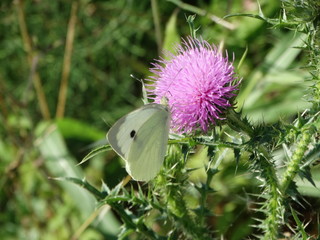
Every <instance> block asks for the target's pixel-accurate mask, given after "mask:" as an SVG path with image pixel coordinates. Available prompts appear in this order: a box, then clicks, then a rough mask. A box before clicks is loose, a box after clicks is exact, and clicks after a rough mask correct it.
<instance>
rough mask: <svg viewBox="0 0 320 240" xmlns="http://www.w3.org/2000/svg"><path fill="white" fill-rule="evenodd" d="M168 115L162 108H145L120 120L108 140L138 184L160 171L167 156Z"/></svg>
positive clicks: (161, 106)
mask: <svg viewBox="0 0 320 240" xmlns="http://www.w3.org/2000/svg"><path fill="white" fill-rule="evenodd" d="M170 119H171V117H170V112H169V110H168V108H167V107H166V106H164V105H162V104H156V103H152V104H147V105H144V106H143V107H141V108H139V109H137V110H135V111H133V112H131V113H129V114H127V115H125V116H124V117H122V118H120V119H119V120H118V121H117V122H116V123H115V124H114V125H113V126H112V127H111V128H110V130H109V132H108V134H107V139H108V141H109V144H110V146H111V147H112V148H113V150H114V151H115V152H116V153H118V155H120V156H121V157H122V158H123V159H124V160H125V162H126V170H127V172H128V173H129V175H130V176H131V177H132V178H133V179H135V180H137V181H149V180H151V179H152V178H154V177H155V176H156V175H157V173H158V172H159V171H160V168H161V166H162V164H163V160H164V157H165V155H166V150H167V144H168V138H169V128H170Z"/></svg>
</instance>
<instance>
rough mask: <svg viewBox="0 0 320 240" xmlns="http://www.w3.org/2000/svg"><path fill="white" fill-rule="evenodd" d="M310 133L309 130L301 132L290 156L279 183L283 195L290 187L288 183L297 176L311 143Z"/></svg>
mask: <svg viewBox="0 0 320 240" xmlns="http://www.w3.org/2000/svg"><path fill="white" fill-rule="evenodd" d="M311 136H312V134H311V131H310V130H309V129H307V130H304V131H303V132H302V136H301V138H300V141H299V142H298V143H297V147H296V150H295V152H294V153H293V155H292V158H291V160H290V162H289V163H288V165H287V167H286V171H285V173H284V175H283V179H282V182H281V190H282V192H283V193H285V192H286V191H287V189H288V187H289V185H290V183H291V182H292V181H293V179H294V177H295V176H296V175H297V172H298V170H299V166H300V163H301V161H302V160H303V156H304V154H305V152H306V150H307V147H308V145H309V143H310V141H311Z"/></svg>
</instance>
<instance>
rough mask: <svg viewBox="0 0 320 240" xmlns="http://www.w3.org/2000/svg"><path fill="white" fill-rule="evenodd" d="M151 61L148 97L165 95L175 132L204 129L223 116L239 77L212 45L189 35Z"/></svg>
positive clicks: (159, 98)
mask: <svg viewBox="0 0 320 240" xmlns="http://www.w3.org/2000/svg"><path fill="white" fill-rule="evenodd" d="M152 65H153V67H152V68H151V69H150V71H151V72H152V73H153V74H154V76H151V77H150V78H149V79H148V80H150V81H152V83H151V84H150V85H149V89H148V98H149V99H152V100H154V102H156V103H160V102H161V100H162V99H163V97H166V98H167V99H168V105H169V108H170V110H171V117H172V121H171V129H172V130H173V131H174V132H177V133H191V132H194V131H196V130H202V131H203V132H206V131H207V130H208V129H209V128H210V127H211V126H214V125H216V123H217V120H222V119H224V114H225V110H226V109H227V108H228V107H231V106H232V103H231V102H230V101H229V100H230V98H232V97H233V96H235V91H236V90H237V87H238V85H239V81H236V79H237V78H236V77H235V73H234V67H233V66H232V64H231V63H230V62H228V59H227V57H223V56H222V54H221V53H220V52H219V51H218V50H217V48H216V47H215V46H211V45H210V44H209V43H208V42H207V41H205V40H202V39H193V38H191V37H189V38H187V40H183V41H182V44H181V45H179V46H178V47H177V50H176V54H173V53H167V54H166V57H165V58H161V59H160V60H156V62H155V63H153V64H152Z"/></svg>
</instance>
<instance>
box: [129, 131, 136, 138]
mask: <svg viewBox="0 0 320 240" xmlns="http://www.w3.org/2000/svg"><path fill="white" fill-rule="evenodd" d="M136 133H137V132H136V131H135V130H132V131H131V132H130V137H131V138H134V137H135V136H136Z"/></svg>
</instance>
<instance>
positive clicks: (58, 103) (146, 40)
mask: <svg viewBox="0 0 320 240" xmlns="http://www.w3.org/2000/svg"><path fill="white" fill-rule="evenodd" d="M302 2H303V1H302ZM259 3H260V6H261V9H262V12H263V14H264V15H261V12H260V15H259V16H257V15H251V17H250V18H248V17H245V16H234V17H232V18H226V19H224V20H222V19H221V18H223V17H224V16H226V15H228V14H236V13H247V14H259V11H260V9H259V5H258V4H257V2H256V1H250V0H233V1H232V0H230V1H217V0H207V1H204V0H194V1H191V0H190V1H184V2H182V1H179V0H170V1H157V0H151V1H137V0H110V1H98V0H95V1H94V0H92V1H90V0H79V1H62V0H56V1H49V0H25V1H23V0H15V1H9V0H4V1H1V3H0V36H1V37H0V62H1V65H0V109H1V116H0V119H1V125H0V136H1V139H0V171H1V175H2V176H1V178H0V189H1V192H0V236H1V238H2V239H117V236H118V234H119V232H121V233H123V234H122V236H123V238H128V239H142V236H141V235H140V234H135V233H134V232H135V231H134V230H132V229H134V227H136V226H138V227H139V226H140V225H139V224H140V223H139V221H141V219H145V216H144V215H141V216H143V218H137V219H135V218H134V217H132V216H133V215H130V214H129V215H128V216H131V217H132V219H131V220H132V222H130V221H131V220H130V219H127V221H126V220H123V217H124V216H126V214H125V213H123V212H121V211H122V210H123V209H127V210H128V209H131V210H132V209H133V212H135V208H137V210H136V212H138V210H139V207H137V206H139V204H140V205H141V206H143V207H144V208H145V209H144V211H146V209H147V208H148V207H150V205H149V204H150V202H148V201H147V200H146V199H145V198H144V197H137V199H138V200H139V201H140V202H139V201H138V200H137V201H136V200H134V197H132V196H131V195H130V194H131V192H134V191H137V192H138V193H139V192H140V193H141V194H142V192H144V193H148V191H149V193H150V191H151V190H152V189H150V188H148V186H146V185H141V186H142V187H141V188H140V185H138V184H137V183H135V182H130V184H128V185H127V187H126V189H127V191H128V192H124V195H123V196H126V197H128V198H127V199H128V201H127V202H126V201H125V200H123V199H125V198H123V199H122V200H121V199H120V198H115V200H114V202H117V201H119V202H120V203H121V204H120V205H112V203H111V202H110V201H109V202H105V203H108V204H109V205H103V203H104V202H103V201H102V200H103V197H104V195H100V197H101V199H98V200H100V201H98V202H99V205H96V202H97V201H96V200H97V196H99V193H97V192H95V194H92V192H94V191H95V190H94V189H93V188H91V187H93V186H95V187H96V188H97V189H100V187H101V181H103V182H104V183H105V184H106V185H107V186H108V188H107V187H106V185H104V186H103V190H104V192H108V191H109V190H108V189H112V191H114V192H113V193H112V191H111V190H110V191H111V193H110V191H109V194H110V195H112V194H114V196H119V195H118V193H119V191H120V190H119V186H118V187H116V186H117V185H118V184H119V183H120V182H121V180H122V179H123V178H124V177H125V176H126V175H127V174H126V172H125V170H124V168H123V161H122V160H121V159H119V158H118V157H117V156H116V155H115V153H113V152H112V151H108V152H104V153H103V154H98V155H96V156H95V157H94V158H93V159H91V160H90V161H87V162H86V163H85V164H83V165H81V166H76V164H77V163H78V162H80V161H81V159H82V158H83V157H84V156H86V155H87V154H88V152H89V151H90V150H91V149H93V148H95V147H97V146H100V145H103V144H105V143H106V142H105V140H104V138H105V134H106V132H107V130H108V128H109V127H110V125H112V124H113V123H114V122H115V121H116V120H117V119H118V118H120V117H121V116H123V115H124V114H126V113H128V112H129V111H131V110H133V109H135V108H137V107H139V106H141V105H142V101H141V86H140V83H139V82H138V81H136V80H135V79H133V78H131V77H130V74H134V75H135V76H136V77H138V78H146V77H147V76H148V74H149V71H148V68H149V67H150V66H151V65H150V62H151V61H153V59H156V58H158V57H159V55H161V53H162V49H163V48H164V49H169V50H170V49H172V46H173V45H174V43H177V42H179V41H180V38H181V37H185V36H188V35H189V33H190V30H189V26H188V24H187V22H186V17H187V16H189V15H192V14H196V15H197V17H196V20H195V25H196V27H199V30H198V32H197V33H198V35H201V36H202V37H203V38H204V39H206V40H207V41H209V42H210V43H214V44H216V45H219V46H221V47H223V48H225V49H227V51H228V53H229V57H230V60H232V59H233V55H234V65H235V66H237V65H238V63H239V61H240V59H241V57H242V56H245V58H244V60H243V63H242V65H241V68H240V69H239V70H238V74H239V76H241V77H242V78H243V86H242V87H241V92H240V95H239V96H238V98H237V102H238V105H237V106H238V110H240V109H242V114H243V116H247V118H248V119H249V122H250V123H251V124H252V125H254V126H260V125H261V124H262V123H263V124H266V125H265V126H271V127H270V129H271V128H272V127H274V126H277V124H279V121H280V120H281V123H282V124H283V126H288V125H289V126H290V129H291V130H292V129H294V128H293V127H292V126H295V127H296V129H298V130H299V129H301V127H302V126H303V125H304V124H305V122H303V120H302V119H303V117H304V116H305V115H307V113H306V112H304V111H305V110H306V109H309V108H312V107H314V106H316V105H317V104H318V105H317V106H319V95H318V96H317V95H316V94H315V93H314V94H313V95H312V89H317V88H316V87H313V88H312V86H315V85H314V82H313V81H311V80H312V79H313V80H315V79H317V78H318V77H319V72H317V71H316V70H317V66H319V65H316V63H317V61H318V62H319V57H318V55H317V54H319V52H318V53H317V51H319V48H318V49H316V46H318V47H319V32H317V31H315V34H318V35H315V36H314V35H312V34H311V31H308V29H307V28H306V27H305V26H306V24H311V25H312V24H313V25H314V29H316V30H317V27H319V12H320V10H319V9H320V7H319V3H318V2H317V1H316V0H315V1H306V3H305V4H303V3H301V1H282V2H281V1H277V0H265V1H264V0H261V1H259ZM293 3H294V4H293ZM299 3H301V4H300V5H299ZM308 4H309V5H308ZM248 16H249V15H248ZM262 16H264V17H265V18H264V17H262ZM284 16H285V17H286V20H288V21H287V22H285V23H284V22H283V21H280V20H285V19H284ZM252 17H255V18H252ZM272 19H273V21H271V20H272ZM317 24H318V25H317ZM308 26H309V25H308ZM310 29H311V28H310ZM310 29H309V30H310ZM311 40H312V41H311ZM312 44H313V45H312ZM245 53H246V54H245ZM316 91H318V92H319V88H318V90H314V92H316ZM317 97H318V98H317ZM318 111H319V109H318ZM303 112H304V114H302V113H303ZM316 117H317V115H316V114H314V118H316ZM286 124H288V125H286ZM317 126H318V127H319V123H318V125H317ZM298 130H297V131H298ZM288 132H289V131H288ZM288 132H285V133H286V134H287V133H288ZM233 134H234V135H235V136H236V137H234V139H236V138H237V139H238V138H241V136H239V135H237V134H235V133H233ZM292 134H293V135H292V136H291V138H290V136H288V134H287V135H286V136H285V137H286V138H287V139H288V138H290V139H295V138H298V135H297V134H295V133H292ZM318 138H319V136H318ZM318 140H319V139H318ZM256 141H258V140H256ZM259 141H260V142H259V144H261V140H259ZM265 141H266V142H268V141H269V139H268V136H266V139H265ZM292 141H293V142H295V140H292ZM270 142H271V141H269V143H270ZM290 147H291V146H290V144H286V143H284V144H282V145H281V148H275V149H273V152H272V155H273V158H274V160H275V166H278V167H279V170H277V171H278V174H279V175H280V176H281V171H284V169H281V166H284V165H285V163H284V162H283V159H285V158H288V156H287V155H286V154H288V152H289V153H290V151H287V152H286V149H290ZM309 149H311V150H313V151H312V152H311V153H310V154H309V155H308V157H306V159H305V160H306V161H305V162H306V163H305V165H300V166H307V167H308V171H302V172H300V177H297V178H295V182H292V183H291V184H293V185H294V186H293V187H292V186H291V187H292V188H289V189H294V190H297V191H298V193H299V194H298V195H296V194H293V193H292V194H291V193H290V192H289V193H287V194H289V195H291V196H292V198H293V200H294V201H291V200H290V201H289V200H288V199H287V200H288V201H287V202H286V204H284V205H285V206H287V208H286V209H287V210H288V209H289V211H286V214H287V215H288V216H286V218H285V219H286V221H285V222H281V223H280V222H278V223H277V224H279V226H280V229H279V232H281V234H280V235H279V238H280V236H281V237H282V238H284V237H286V236H287V237H288V238H293V237H294V236H296V238H298V237H299V238H300V237H301V238H304V239H307V238H308V237H309V238H312V237H313V238H317V237H318V236H319V208H320V202H319V196H320V191H319V189H318V188H315V187H314V186H319V181H320V177H319V176H320V172H319V167H318V160H319V144H318V143H317V141H316V140H314V141H313V145H312V146H311V147H310V146H309ZM195 152H196V153H195V154H194V155H193V157H192V159H191V160H190V162H189V163H188V167H190V168H193V167H202V166H203V165H204V163H203V159H207V152H206V151H205V148H203V147H198V148H197V151H195ZM289 155H290V154H289ZM219 156H220V157H219V158H216V159H215V166H216V170H219V172H217V173H212V175H210V176H211V177H213V178H211V179H213V180H212V181H211V182H206V184H205V185H201V184H202V183H204V182H205V181H206V180H205V179H206V178H205V176H206V175H205V173H204V172H203V171H193V172H191V173H190V178H189V179H188V181H189V183H190V184H191V185H192V184H193V185H192V186H209V185H210V191H211V190H212V191H211V192H210V191H209V189H207V190H206V191H204V192H201V191H200V190H199V191H198V193H195V191H194V189H193V190H190V191H189V192H188V194H189V196H187V198H186V202H187V205H188V206H190V207H191V208H192V207H196V206H195V199H198V198H197V197H196V196H198V194H199V193H203V194H206V198H203V199H204V201H205V202H206V206H207V207H208V209H209V210H208V212H206V214H207V213H209V212H210V216H206V220H205V221H206V224H207V226H208V229H210V230H212V231H213V233H212V236H214V237H221V238H223V237H224V239H244V238H248V239H254V238H255V237H256V236H257V235H260V236H261V234H262V235H263V228H262V227H260V226H259V221H258V220H257V219H264V218H265V215H264V213H263V211H261V212H259V211H257V210H259V209H260V205H261V204H262V203H263V200H261V198H263V197H265V196H263V195H262V194H261V193H262V192H263V191H264V190H263V188H261V182H259V181H258V180H256V178H255V177H256V175H255V172H256V171H257V169H255V168H253V167H252V165H251V163H250V161H251V160H252V159H249V156H248V155H246V154H241V155H239V158H238V159H237V161H236V160H235V157H234V154H233V152H232V151H231V152H230V151H227V150H226V149H220V150H219ZM309 173H310V175H309ZM208 176H209V175H207V177H208ZM258 176H260V175H259V174H258ZM54 177H75V178H77V179H80V178H86V180H87V181H88V183H90V185H89V184H88V185H86V186H85V188H86V189H91V190H92V192H91V193H89V192H88V191H87V190H85V189H83V188H81V187H79V186H78V185H77V184H74V183H70V182H68V181H57V180H52V179H50V178H54ZM306 179H307V180H306ZM308 180H309V181H308ZM72 181H75V179H72ZM76 183H78V184H80V185H81V184H83V183H79V182H76ZM199 184H200V185H199ZM191 185H190V186H191ZM121 191H124V190H123V189H122V190H121ZM151 192H152V191H151ZM159 192H161V191H160V190H159V189H158V193H159ZM152 193H153V194H154V192H152ZM209 193H210V194H209ZM207 195H208V196H207ZM130 196H131V197H130ZM259 196H260V198H259ZM294 197H296V199H294ZM266 199H267V198H266ZM129 200H130V201H129ZM143 201H146V202H143ZM97 206H99V207H101V206H103V207H102V208H97ZM109 206H111V208H110V207H109ZM288 206H290V207H288ZM153 207H155V206H153ZM96 209H98V210H96ZM290 209H292V211H290ZM293 209H294V210H293ZM200 210H201V209H200ZM201 211H202V212H201V214H205V213H204V209H202V210H201ZM205 211H207V209H206V210H205ZM122 213H123V214H122ZM298 213H300V215H299V214H298ZM137 215H139V214H137ZM160 215H161V214H160ZM157 216H158V214H157V213H156V212H148V218H147V220H146V223H145V224H146V226H148V227H149V228H150V229H153V231H155V232H156V233H157V234H158V235H159V236H167V234H168V233H169V232H170V231H171V229H172V228H173V226H174V227H177V226H175V225H174V224H173V223H172V222H170V221H169V220H166V219H165V218H164V219H161V218H157ZM161 216H163V215H161ZM299 219H300V220H299ZM138 220H139V221H138ZM123 222H125V223H126V226H125V227H122V228H121V227H120V226H121V225H122V223H123ZM129 223H132V224H133V225H132V226H131V227H132V228H131V231H129V230H130V227H128V224H129ZM143 226H145V225H143ZM178 228H179V226H178ZM182 229H183V228H182ZM139 231H140V232H143V233H144V235H143V236H144V237H149V238H155V236H153V235H148V233H149V232H148V231H143V229H142V228H140V229H139ZM179 231H182V230H181V229H180V230H179ZM124 233H125V234H124ZM295 233H298V234H295ZM158 235H157V236H158ZM168 236H169V234H168ZM174 236H175V235H173V237H172V239H175V238H174ZM181 238H182V239H183V238H184V237H181ZM185 238H187V236H186V237H185ZM270 239H271V238H270Z"/></svg>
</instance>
